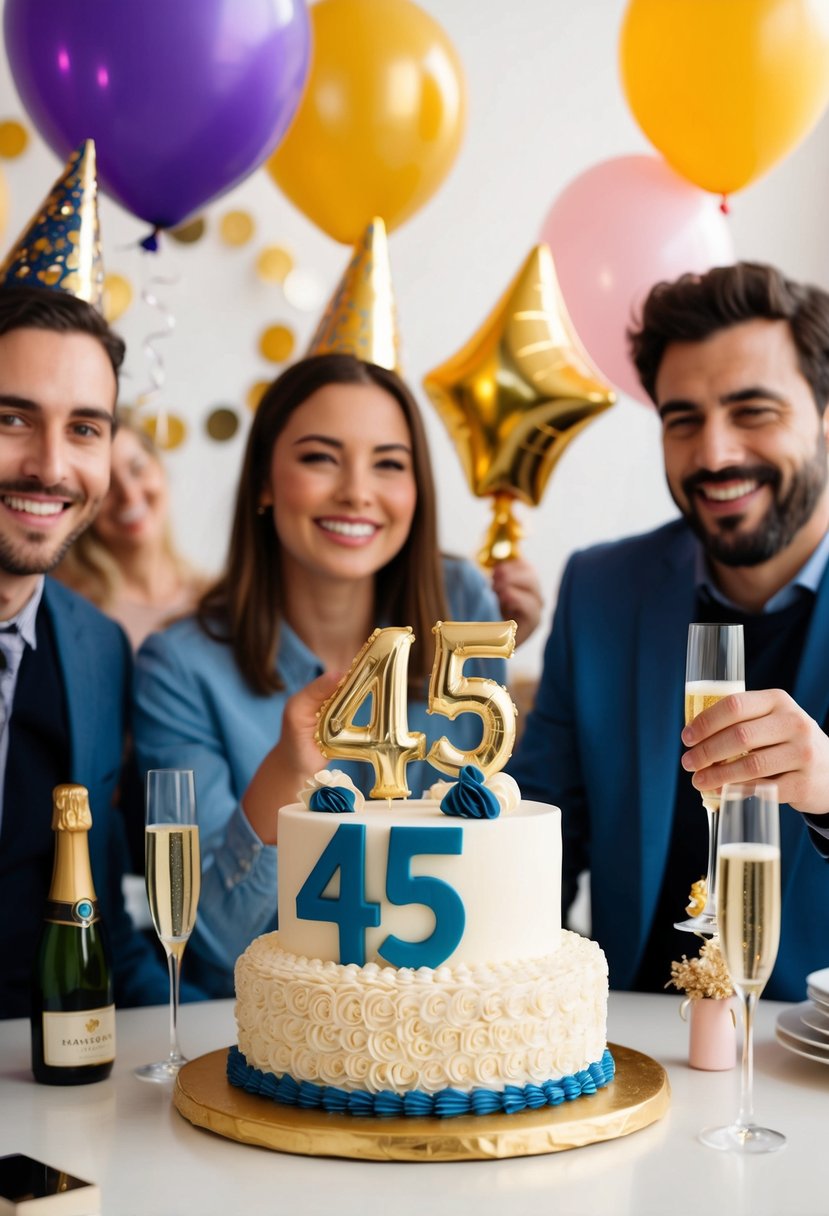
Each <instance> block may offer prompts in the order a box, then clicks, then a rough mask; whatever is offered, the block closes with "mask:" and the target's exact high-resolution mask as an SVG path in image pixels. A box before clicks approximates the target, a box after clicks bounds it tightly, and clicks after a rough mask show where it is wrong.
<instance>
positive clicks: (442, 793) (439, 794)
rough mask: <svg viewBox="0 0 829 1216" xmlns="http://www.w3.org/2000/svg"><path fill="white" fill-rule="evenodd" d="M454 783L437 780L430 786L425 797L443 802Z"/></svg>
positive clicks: (432, 800)
mask: <svg viewBox="0 0 829 1216" xmlns="http://www.w3.org/2000/svg"><path fill="white" fill-rule="evenodd" d="M454 784H455V782H454V781H436V782H435V784H434V785H430V786H429V788H428V790H427V791H426V793H425V794H424V795H423V797H424V798H426V799H428V800H429V801H430V802H443V800H444V798H445V797H446V795H447V794H448V793H449V791H450V790H451V788H452V786H453V785H454Z"/></svg>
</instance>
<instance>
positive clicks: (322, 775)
mask: <svg viewBox="0 0 829 1216" xmlns="http://www.w3.org/2000/svg"><path fill="white" fill-rule="evenodd" d="M327 788H331V789H343V790H351V792H352V793H353V795H354V810H355V811H361V810H362V809H363V807H364V806H365V804H366V800H365V798H364V797H363V795H362V794H361V793H360V791H359V790H358V789H357V786H356V785H355V784H354V782H353V781H352V780H351V778H350V777H349V775H348V773H344V772H342V770H341V769H338V768H333V769H328V768H322V769H320V771H319V772H318V773H314V775H313V777H309V778H308V780H307V781H306V782H305V785H304V786H303V787H302V789H301V790H300V791H299V793H298V794H297V798H299V800H300V802H301V803H302V804H303V806H305V807H307V809H308V810H310V809H311V798H312V796H313V795H314V794H315V793H316V792H317V790H323V789H327Z"/></svg>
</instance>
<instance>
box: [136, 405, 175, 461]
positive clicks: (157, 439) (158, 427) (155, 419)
mask: <svg viewBox="0 0 829 1216" xmlns="http://www.w3.org/2000/svg"><path fill="white" fill-rule="evenodd" d="M139 421H140V422H141V425H142V426H143V427H144V430H145V431H146V432H147V434H148V435H149V436H150V438H151V439H152V440H153V442H154V443H155V445H156V447H158V448H161V450H162V451H165V452H169V451H172V449H173V448H178V447H181V445H182V444H183V443H184V440H185V438H186V436H187V427H186V425H185V424H184V422H182V420H181V418H177V417H176V415H175V414H168V413H167V411H166V410H159V411H158V413H157V414H151V415H149V416H146V417H144V418H142V419H140V420H139Z"/></svg>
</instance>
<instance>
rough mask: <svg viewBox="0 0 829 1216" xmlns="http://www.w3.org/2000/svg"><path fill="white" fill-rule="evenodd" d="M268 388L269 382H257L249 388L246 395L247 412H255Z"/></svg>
mask: <svg viewBox="0 0 829 1216" xmlns="http://www.w3.org/2000/svg"><path fill="white" fill-rule="evenodd" d="M270 386H271V382H270V380H257V381H256V383H255V384H252V385H251V386H250V388H249V389H248V394H247V403H248V409H249V410H253V412H254V413H255V412H256V410H257V409H258V408H259V402H260V401H261V400H262V398H263V397H264V395H265V393H266V392H267V391H268V389H269V388H270Z"/></svg>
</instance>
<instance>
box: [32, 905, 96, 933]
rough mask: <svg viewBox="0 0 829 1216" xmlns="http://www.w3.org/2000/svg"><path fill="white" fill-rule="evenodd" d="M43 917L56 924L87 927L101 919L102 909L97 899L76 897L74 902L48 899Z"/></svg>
mask: <svg viewBox="0 0 829 1216" xmlns="http://www.w3.org/2000/svg"><path fill="white" fill-rule="evenodd" d="M43 919H44V920H48V921H51V922H52V923H53V924H56V925H81V926H82V927H83V928H86V926H87V925H91V924H94V922H95V921H96V920H100V919H101V911H100V908H99V906H98V901H97V899H76V900H75V902H74V903H73V904H68V903H64V902H63V900H58V899H49V900H47V901H46V910H45V912H44V914H43Z"/></svg>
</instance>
